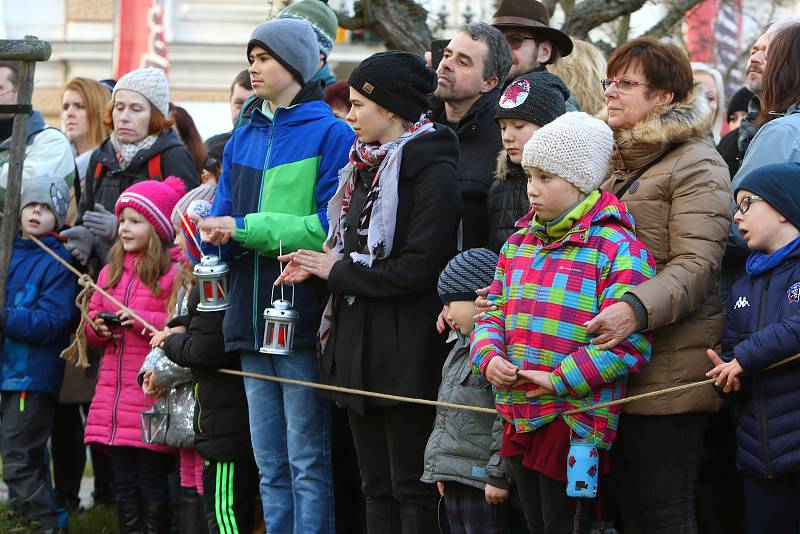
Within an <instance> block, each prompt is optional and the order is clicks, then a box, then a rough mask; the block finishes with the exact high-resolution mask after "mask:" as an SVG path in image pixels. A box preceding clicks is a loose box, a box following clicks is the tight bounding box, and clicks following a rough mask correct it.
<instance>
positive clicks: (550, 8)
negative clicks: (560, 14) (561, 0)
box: [542, 0, 558, 17]
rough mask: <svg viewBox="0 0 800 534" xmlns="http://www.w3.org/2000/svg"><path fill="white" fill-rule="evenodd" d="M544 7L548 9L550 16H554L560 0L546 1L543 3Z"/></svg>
mask: <svg viewBox="0 0 800 534" xmlns="http://www.w3.org/2000/svg"><path fill="white" fill-rule="evenodd" d="M542 3H543V4H544V7H546V8H547V12H548V13H550V16H551V17H552V16H553V13H555V11H556V5H558V0H544V1H543V2H542Z"/></svg>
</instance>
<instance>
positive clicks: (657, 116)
mask: <svg viewBox="0 0 800 534" xmlns="http://www.w3.org/2000/svg"><path fill="white" fill-rule="evenodd" d="M605 118H606V119H607V118H608V117H607V115H606V117H605ZM712 119H713V117H712V116H711V108H709V107H708V102H707V101H706V99H705V95H704V94H703V87H702V86H701V85H700V84H699V83H696V84H695V85H694V88H693V89H692V91H691V93H689V96H687V97H686V98H685V99H684V100H683V101H681V102H675V103H672V104H670V105H668V106H666V107H665V108H663V109H660V110H657V111H655V112H653V113H651V114H650V115H649V116H647V117H645V118H644V119H642V120H641V121H640V122H639V123H638V124H636V125H635V126H634V127H633V128H631V129H630V130H623V131H619V132H616V134H615V138H616V141H617V145H618V146H619V147H620V148H627V147H630V146H634V145H638V144H660V143H682V142H684V141H686V140H687V139H691V138H692V137H703V136H706V135H709V133H710V132H711V121H712Z"/></svg>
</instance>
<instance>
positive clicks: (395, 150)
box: [317, 115, 434, 355]
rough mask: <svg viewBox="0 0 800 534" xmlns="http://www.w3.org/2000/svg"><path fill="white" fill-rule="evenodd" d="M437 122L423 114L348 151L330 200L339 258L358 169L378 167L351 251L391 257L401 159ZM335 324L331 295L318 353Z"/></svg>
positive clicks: (356, 257) (365, 258) (359, 257)
mask: <svg viewBox="0 0 800 534" xmlns="http://www.w3.org/2000/svg"><path fill="white" fill-rule="evenodd" d="M433 130H434V126H433V123H432V122H431V121H429V120H428V119H426V118H425V116H424V115H423V116H421V117H420V120H419V121H417V122H416V123H415V124H414V125H412V126H411V127H410V128H409V129H408V130H407V131H406V132H405V133H404V134H403V135H401V136H400V137H399V138H397V139H395V140H394V141H391V142H389V143H386V144H384V145H378V144H375V143H370V144H367V143H362V142H361V141H360V140H359V139H358V138H356V141H355V143H354V144H353V149H352V150H351V151H350V161H349V162H348V163H347V165H345V167H344V168H343V169H342V170H340V171H339V188H338V189H337V190H336V194H334V195H333V198H331V200H330V202H328V237H327V239H326V243H327V244H328V247H329V248H330V249H331V251H332V252H333V253H334V254H336V257H337V258H340V259H341V258H342V257H344V236H343V235H342V231H343V230H344V228H345V218H346V217H347V214H348V212H349V211H350V200H351V199H352V197H353V190H354V189H355V184H356V177H357V176H356V175H357V172H358V170H359V169H374V168H375V167H377V168H378V170H377V172H376V173H375V178H373V179H372V184H371V185H370V188H369V191H368V192H367V201H366V202H365V203H364V208H363V209H362V210H361V214H360V216H359V218H358V228H357V230H356V233H357V235H358V245H359V250H358V251H354V252H351V253H350V257H351V258H352V260H353V261H355V262H358V263H361V264H363V265H366V266H367V267H372V262H373V261H375V260H381V259H384V258H388V257H389V254H391V253H392V241H393V239H394V228H395V219H396V218H397V200H398V199H397V183H398V180H399V179H400V163H401V162H402V160H403V147H404V146H405V144H406V143H408V142H409V141H411V140H412V139H415V138H417V137H419V136H421V135H425V134H426V133H429V132H432V131H433ZM344 298H345V301H346V302H347V304H348V305H352V304H353V303H354V302H355V300H356V298H355V297H354V296H351V295H345V297H344ZM332 322H333V297H331V298H329V299H328V303H327V305H326V306H325V310H324V311H323V312H322V320H321V321H320V325H319V331H318V334H317V335H318V337H317V339H318V346H317V349H318V351H319V354H320V355H321V354H322V352H323V351H324V350H325V345H327V343H328V338H329V336H330V333H331V324H332Z"/></svg>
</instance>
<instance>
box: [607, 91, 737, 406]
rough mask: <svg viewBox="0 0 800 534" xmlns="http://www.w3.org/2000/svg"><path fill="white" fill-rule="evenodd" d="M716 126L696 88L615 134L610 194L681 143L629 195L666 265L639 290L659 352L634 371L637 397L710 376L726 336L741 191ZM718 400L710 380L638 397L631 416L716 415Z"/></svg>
mask: <svg viewBox="0 0 800 534" xmlns="http://www.w3.org/2000/svg"><path fill="white" fill-rule="evenodd" d="M698 96H699V98H698ZM709 124H710V123H709V120H708V104H707V103H706V100H705V98H702V92H700V91H698V90H695V91H694V92H693V93H692V94H691V95H690V96H689V97H688V98H687V99H686V100H685V101H684V102H681V103H677V104H672V105H670V106H668V107H667V108H665V109H664V110H663V111H661V112H658V113H656V114H653V115H651V116H650V117H649V118H646V119H644V120H643V121H642V122H640V123H639V124H637V125H636V126H635V127H634V128H633V129H631V130H626V131H618V132H616V133H615V138H616V149H615V152H614V156H613V158H612V162H611V174H610V176H609V177H608V179H607V180H606V181H605V183H603V185H602V187H601V189H603V190H606V191H617V190H618V189H619V188H620V187H621V186H622V184H624V183H625V182H626V180H627V179H628V178H629V177H630V176H631V175H632V174H633V173H634V172H635V171H636V170H637V169H640V168H642V167H643V166H644V165H646V164H647V163H649V162H651V161H653V160H654V159H655V158H656V157H658V156H659V155H660V154H661V153H663V152H664V151H665V150H666V149H667V148H668V147H669V146H670V144H676V145H677V146H676V147H675V148H674V149H673V150H672V152H670V153H669V154H667V155H666V156H665V157H664V158H663V159H662V160H661V161H659V162H658V163H656V164H655V165H654V166H652V167H651V168H650V169H648V170H647V171H646V172H645V173H644V174H643V175H642V176H641V178H639V180H637V183H635V184H634V185H633V186H632V187H631V188H630V189H628V192H627V193H625V195H624V196H623V197H622V201H623V203H624V204H625V205H626V206H627V208H628V210H629V211H630V212H631V213H632V214H633V217H634V219H635V221H636V230H637V234H638V236H639V238H640V239H641V240H642V241H643V242H644V244H645V245H646V246H647V248H648V249H650V252H651V253H652V254H653V256H654V257H655V259H656V264H657V268H656V276H655V278H653V279H652V280H649V281H647V282H645V283H643V284H642V285H640V286H638V287H636V288H635V289H634V290H633V291H632V293H634V294H635V295H636V296H637V297H638V298H639V299H640V300H641V301H642V303H643V304H644V306H645V307H646V308H647V315H648V326H647V327H648V329H649V330H652V331H653V356H652V358H651V360H650V363H649V364H648V365H647V366H645V367H644V369H643V370H642V371H641V372H640V373H639V374H637V375H632V376H631V377H630V381H629V382H628V395H637V394H639V393H645V392H648V391H653V390H657V389H663V388H667V387H672V386H678V385H681V384H687V383H690V382H695V381H699V380H703V379H705V378H706V376H705V373H706V372H707V371H708V370H709V369H710V368H711V366H710V363H709V361H708V358H707V357H706V349H707V348H709V347H713V346H715V345H716V344H717V343H718V342H719V340H720V337H721V335H722V326H723V316H722V313H721V310H720V303H719V298H718V296H717V281H718V278H719V269H720V265H721V262H722V254H723V252H724V250H725V238H726V236H727V235H728V228H729V226H730V220H731V213H730V206H731V197H732V194H731V180H730V175H729V172H728V167H727V166H726V165H725V162H724V161H723V160H722V158H721V157H720V156H719V154H718V153H717V151H716V150H715V148H714V142H713V140H712V138H711V134H710V130H709ZM719 406H720V401H719V400H718V397H717V395H716V394H715V392H714V389H713V388H712V387H710V386H708V387H702V388H697V389H692V390H688V391H686V392H682V393H680V394H670V395H665V396H660V397H654V398H652V399H645V400H642V401H638V402H634V403H631V404H628V405H626V407H625V413H629V414H636V415H665V414H679V413H688V412H710V411H716V410H717V409H718V408H719Z"/></svg>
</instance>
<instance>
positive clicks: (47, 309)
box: [0, 236, 78, 397]
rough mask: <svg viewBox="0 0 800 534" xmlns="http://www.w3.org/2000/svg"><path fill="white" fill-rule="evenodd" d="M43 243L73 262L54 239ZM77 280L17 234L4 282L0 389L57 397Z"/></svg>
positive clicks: (74, 315) (62, 374)
mask: <svg viewBox="0 0 800 534" xmlns="http://www.w3.org/2000/svg"><path fill="white" fill-rule="evenodd" d="M41 241H42V242H43V243H44V244H45V245H47V246H48V247H49V248H51V249H52V250H54V251H55V252H56V253H57V254H58V255H59V256H61V257H62V258H64V259H65V260H67V261H69V259H70V254H69V252H67V250H66V249H65V248H64V245H63V244H62V243H61V241H59V240H58V239H56V238H55V237H51V236H47V237H45V238H43V239H41ZM77 292H78V279H77V278H75V276H74V275H73V274H72V273H70V272H69V271H67V269H66V268H65V267H64V266H63V265H61V264H60V263H58V262H57V261H56V260H55V259H53V258H52V257H51V256H50V255H48V254H47V253H46V252H45V251H44V250H42V249H41V248H39V247H38V246H37V245H36V244H35V243H34V242H33V241H30V240H27V239H22V237H20V236H17V238H16V239H15V240H14V253H13V254H12V256H11V264H10V265H9V269H8V279H7V282H6V298H7V305H6V309H5V310H4V311H3V319H4V321H3V323H4V324H3V350H2V378H0V389H1V390H2V391H37V392H44V393H49V394H51V395H53V396H54V397H57V396H58V390H59V389H60V388H61V380H62V378H63V377H64V360H62V359H61V357H60V356H59V355H60V354H61V351H62V350H64V349H65V348H66V347H67V346H68V345H69V337H70V333H71V331H72V329H73V328H74V326H75V323H74V321H75V319H76V317H77V315H78V309H77V308H76V307H75V295H76V294H77Z"/></svg>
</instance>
